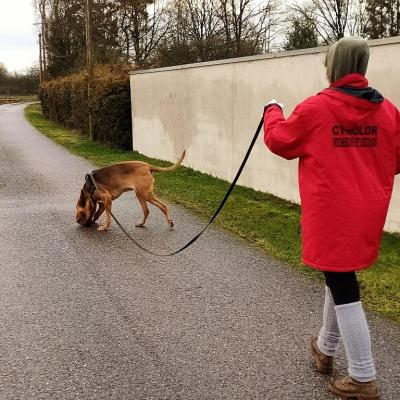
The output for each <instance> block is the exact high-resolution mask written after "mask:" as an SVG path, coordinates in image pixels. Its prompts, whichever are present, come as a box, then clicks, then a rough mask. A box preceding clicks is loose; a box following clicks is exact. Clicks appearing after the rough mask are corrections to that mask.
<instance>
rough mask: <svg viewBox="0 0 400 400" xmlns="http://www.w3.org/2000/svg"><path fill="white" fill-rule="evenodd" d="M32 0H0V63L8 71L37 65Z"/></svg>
mask: <svg viewBox="0 0 400 400" xmlns="http://www.w3.org/2000/svg"><path fill="white" fill-rule="evenodd" d="M34 22H35V15H34V9H33V0H0V63H3V64H4V65H5V66H6V68H7V69H8V71H10V72H14V71H23V70H25V69H26V68H29V67H31V66H32V65H34V64H36V65H38V58H39V48H38V43H37V30H36V27H35V26H34V25H33V23H34Z"/></svg>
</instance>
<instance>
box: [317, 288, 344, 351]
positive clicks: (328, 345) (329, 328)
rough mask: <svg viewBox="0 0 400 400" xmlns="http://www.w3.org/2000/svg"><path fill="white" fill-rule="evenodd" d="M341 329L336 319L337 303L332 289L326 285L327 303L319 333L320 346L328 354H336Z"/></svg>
mask: <svg viewBox="0 0 400 400" xmlns="http://www.w3.org/2000/svg"><path fill="white" fill-rule="evenodd" d="M339 340H340V331H339V326H338V324H337V320H336V312H335V303H334V301H333V297H332V293H331V290H330V289H329V288H328V286H325V304H324V315H323V319H322V327H321V330H320V331H319V335H318V342H317V345H318V348H319V350H320V351H321V352H322V353H324V354H325V355H327V356H334V355H335V353H336V350H337V348H338V347H339Z"/></svg>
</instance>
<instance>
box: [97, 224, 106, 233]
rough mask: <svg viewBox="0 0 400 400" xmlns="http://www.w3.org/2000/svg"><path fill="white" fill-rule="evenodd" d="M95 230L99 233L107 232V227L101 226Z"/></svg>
mask: <svg viewBox="0 0 400 400" xmlns="http://www.w3.org/2000/svg"><path fill="white" fill-rule="evenodd" d="M97 230H98V231H99V232H104V231H107V230H108V226H107V225H101V226H99V227H98V228H97Z"/></svg>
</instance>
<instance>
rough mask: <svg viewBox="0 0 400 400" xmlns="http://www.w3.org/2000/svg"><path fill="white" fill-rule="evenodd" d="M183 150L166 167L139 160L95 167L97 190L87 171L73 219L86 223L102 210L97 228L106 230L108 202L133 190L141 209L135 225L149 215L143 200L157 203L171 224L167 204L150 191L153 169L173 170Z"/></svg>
mask: <svg viewBox="0 0 400 400" xmlns="http://www.w3.org/2000/svg"><path fill="white" fill-rule="evenodd" d="M185 154H186V152H185V151H183V153H182V155H181V157H180V158H179V160H178V161H177V162H176V163H175V164H174V165H171V166H170V167H156V166H154V165H150V164H148V163H146V162H143V161H125V162H120V163H116V164H113V165H109V166H108V167H104V168H100V169H97V170H95V171H93V172H92V174H93V177H94V179H95V181H96V184H97V187H98V189H99V190H97V189H96V187H95V185H94V183H93V181H92V179H91V178H90V176H89V174H86V176H85V184H84V185H83V187H82V189H81V194H80V197H79V200H78V202H77V204H76V222H77V223H78V224H79V225H80V226H90V225H91V224H94V223H95V222H96V221H97V220H98V219H99V217H100V216H101V215H102V214H103V212H104V211H105V212H106V221H105V223H104V224H103V225H100V226H99V227H98V230H99V231H105V230H107V229H108V228H109V227H110V224H111V204H112V202H113V201H114V200H115V199H117V198H118V197H119V196H120V195H121V194H122V193H124V192H127V191H130V190H133V191H135V193H136V197H137V198H138V200H139V203H140V205H141V206H142V209H143V218H142V219H141V220H140V221H139V222H138V223H137V224H136V226H137V227H143V226H144V224H145V223H146V220H147V217H148V216H149V213H150V211H149V208H148V206H147V203H151V204H153V205H155V206H156V207H158V208H159V209H160V210H161V211H162V212H163V213H164V215H165V217H166V219H167V222H168V224H169V226H170V227H173V226H174V222H173V220H172V218H171V217H170V215H169V213H168V208H167V206H166V205H165V204H164V203H162V202H161V201H160V200H159V199H157V197H156V196H155V195H154V193H153V187H154V176H153V173H154V172H171V171H174V170H176V169H177V168H178V167H179V166H180V165H181V163H182V161H183V159H184V158H185ZM97 205H98V206H99V208H98V209H97Z"/></svg>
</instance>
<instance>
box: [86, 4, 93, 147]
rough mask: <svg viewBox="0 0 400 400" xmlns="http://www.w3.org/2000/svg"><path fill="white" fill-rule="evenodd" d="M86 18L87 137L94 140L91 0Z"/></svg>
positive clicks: (87, 6)
mask: <svg viewBox="0 0 400 400" xmlns="http://www.w3.org/2000/svg"><path fill="white" fill-rule="evenodd" d="M85 11H86V12H85V16H86V18H85V20H86V58H87V61H86V67H87V74H88V86H87V94H88V122H89V137H90V140H94V132H93V121H92V86H93V40H92V35H93V21H92V0H86V10H85Z"/></svg>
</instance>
